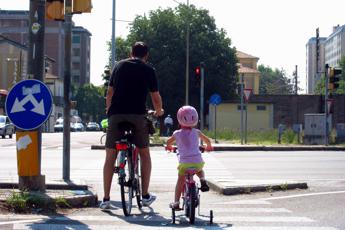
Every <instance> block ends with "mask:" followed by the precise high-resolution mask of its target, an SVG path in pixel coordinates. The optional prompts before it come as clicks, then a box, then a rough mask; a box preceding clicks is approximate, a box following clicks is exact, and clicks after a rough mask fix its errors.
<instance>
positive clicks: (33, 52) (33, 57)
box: [19, 0, 45, 190]
mask: <svg viewBox="0 0 345 230" xmlns="http://www.w3.org/2000/svg"><path fill="white" fill-rule="evenodd" d="M44 34H45V0H30V12H29V55H28V67H27V68H28V76H29V78H34V79H36V80H39V81H42V82H43V74H44ZM36 132H37V151H38V172H39V173H38V176H32V177H30V176H28V177H19V187H21V184H24V187H25V186H27V187H28V188H29V189H31V188H32V189H34V190H36V189H38V190H45V177H44V176H43V175H41V155H42V151H41V147H42V131H41V127H39V128H38V129H37V130H36Z"/></svg>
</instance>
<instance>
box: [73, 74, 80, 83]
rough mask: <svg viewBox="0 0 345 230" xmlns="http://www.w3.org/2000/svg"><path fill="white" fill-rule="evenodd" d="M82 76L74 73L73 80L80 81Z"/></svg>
mask: <svg viewBox="0 0 345 230" xmlns="http://www.w3.org/2000/svg"><path fill="white" fill-rule="evenodd" d="M79 79H80V76H79V75H74V76H73V82H74V83H79Z"/></svg>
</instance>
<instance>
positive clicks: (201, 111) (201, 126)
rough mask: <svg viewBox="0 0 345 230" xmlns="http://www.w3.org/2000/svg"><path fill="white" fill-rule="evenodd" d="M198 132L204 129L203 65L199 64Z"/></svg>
mask: <svg viewBox="0 0 345 230" xmlns="http://www.w3.org/2000/svg"><path fill="white" fill-rule="evenodd" d="M200 69H201V73H200V130H203V129H204V82H205V64H204V63H203V62H201V63H200Z"/></svg>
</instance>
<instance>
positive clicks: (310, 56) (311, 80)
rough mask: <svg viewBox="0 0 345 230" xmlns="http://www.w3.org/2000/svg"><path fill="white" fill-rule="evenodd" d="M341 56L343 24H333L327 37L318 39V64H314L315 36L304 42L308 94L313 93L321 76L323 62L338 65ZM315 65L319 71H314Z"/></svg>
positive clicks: (344, 40)
mask: <svg viewBox="0 0 345 230" xmlns="http://www.w3.org/2000/svg"><path fill="white" fill-rule="evenodd" d="M343 56H345V25H343V26H339V25H338V26H334V27H333V31H332V33H331V34H330V35H329V36H328V37H322V38H320V39H319V63H318V65H316V38H315V37H313V38H310V39H309V41H308V43H307V44H306V73H307V76H306V77H307V81H306V82H307V93H308V94H315V87H316V85H317V83H318V81H319V80H320V78H321V73H322V72H324V68H325V64H328V65H329V66H331V67H339V62H340V60H341V58H342V57H343ZM316 66H318V68H319V71H316ZM318 72H319V73H318ZM320 72H321V73H320Z"/></svg>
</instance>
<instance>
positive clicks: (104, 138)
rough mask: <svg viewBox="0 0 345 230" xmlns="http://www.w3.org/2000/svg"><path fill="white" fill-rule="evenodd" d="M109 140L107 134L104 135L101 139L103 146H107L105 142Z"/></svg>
mask: <svg viewBox="0 0 345 230" xmlns="http://www.w3.org/2000/svg"><path fill="white" fill-rule="evenodd" d="M106 139H107V134H106V133H104V134H103V135H102V136H101V139H100V142H101V145H104V144H105V140H106Z"/></svg>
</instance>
